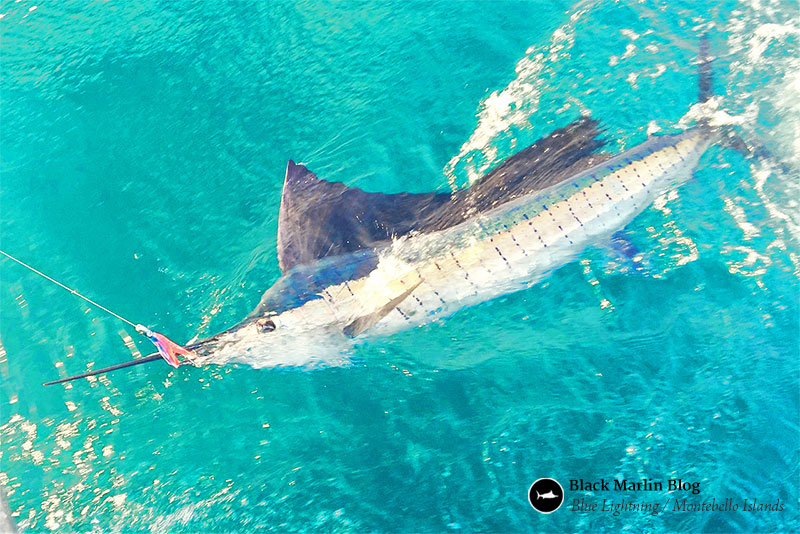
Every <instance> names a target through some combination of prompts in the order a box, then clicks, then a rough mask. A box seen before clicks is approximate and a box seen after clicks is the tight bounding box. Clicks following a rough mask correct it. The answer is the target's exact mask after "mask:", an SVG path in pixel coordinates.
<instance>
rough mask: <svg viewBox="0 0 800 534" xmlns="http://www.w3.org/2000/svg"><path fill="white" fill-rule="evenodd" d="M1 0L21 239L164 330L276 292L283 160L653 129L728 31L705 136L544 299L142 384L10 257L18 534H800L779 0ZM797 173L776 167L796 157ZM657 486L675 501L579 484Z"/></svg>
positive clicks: (68, 278) (791, 7)
mask: <svg viewBox="0 0 800 534" xmlns="http://www.w3.org/2000/svg"><path fill="white" fill-rule="evenodd" d="M136 4H137V5H136V7H134V6H131V5H127V4H126V3H108V4H100V3H91V4H90V3H84V2H67V1H64V2H52V3H51V2H41V3H36V2H32V1H28V0H22V1H19V2H11V1H6V2H4V3H3V4H2V9H0V13H2V18H0V28H2V32H3V33H2V44H1V46H2V64H1V65H0V69H2V82H0V84H1V85H0V90H1V93H0V97H1V98H2V109H1V110H0V111H1V113H2V115H0V120H1V121H2V122H0V128H1V130H0V134H1V135H2V144H1V145H0V149H1V150H0V173H2V174H1V175H0V176H1V179H2V181H1V182H0V236H1V239H2V248H3V249H4V250H6V251H8V252H10V253H12V254H16V255H18V256H19V257H21V258H22V259H24V260H26V261H28V262H30V263H31V264H33V265H35V266H37V267H39V268H40V269H42V270H43V271H45V272H47V273H49V274H52V275H53V276H55V277H56V278H59V279H61V280H63V281H64V282H65V283H68V284H70V285H72V286H73V287H76V288H79V289H81V290H82V291H84V292H85V293H87V294H89V295H90V296H92V297H94V298H96V299H97V300H99V301H100V302H102V303H103V304H104V305H106V306H108V307H109V308H111V309H113V310H115V311H117V312H118V313H121V314H122V315H124V316H126V317H129V318H131V319H133V320H135V321H138V322H142V323H146V324H149V325H151V326H153V327H157V328H158V329H159V330H160V331H162V332H165V333H167V334H168V335H170V336H171V337H173V338H175V339H176V340H179V341H184V340H187V339H189V338H191V337H193V336H194V335H196V334H198V333H199V334H207V333H212V332H214V331H217V330H220V329H222V328H224V327H225V326H227V325H230V324H233V323H234V322H237V321H238V320H240V319H241V318H242V317H243V316H244V315H245V314H246V313H248V312H249V311H250V310H251V309H252V308H253V307H254V306H255V305H256V304H257V303H258V300H259V298H260V295H261V293H262V292H263V291H264V290H265V289H266V288H268V287H269V286H270V285H271V284H272V283H273V282H274V281H275V279H276V278H277V277H278V275H279V272H278V268H277V260H276V252H275V247H276V239H275V233H276V226H277V213H278V205H279V197H280V190H281V185H282V179H283V171H284V167H285V164H286V161H287V159H289V158H293V159H295V160H296V161H302V162H305V163H307V164H308V165H309V167H310V168H311V169H312V170H314V171H315V172H317V173H318V175H319V176H320V177H322V178H326V179H330V180H337V181H343V182H345V183H347V184H348V185H357V186H359V187H362V188H364V189H366V190H368V191H384V192H399V191H413V192H420V191H428V190H432V189H443V190H446V189H447V188H448V187H453V186H461V185H465V184H466V183H468V182H469V181H470V179H471V177H472V178H474V177H475V176H476V175H480V173H481V172H482V169H483V168H485V167H486V166H491V165H492V164H496V163H497V162H498V161H500V160H502V159H503V158H504V157H506V156H508V155H510V154H511V153H513V152H514V150H515V149H519V148H521V147H523V146H526V144H528V143H530V142H533V141H534V140H535V139H537V138H538V137H539V136H541V135H543V134H546V133H548V132H549V131H551V130H552V129H554V128H556V127H560V126H563V125H565V124H566V123H567V122H569V121H570V120H572V119H573V118H575V117H576V116H577V114H578V113H579V112H581V111H583V112H590V113H591V114H592V115H593V116H594V117H595V118H597V119H598V120H600V121H601V122H602V123H603V125H604V126H605V128H606V137H607V138H608V139H609V140H610V141H611V142H610V147H611V149H612V150H620V149H623V148H625V147H629V146H633V145H634V144H636V143H638V142H641V141H643V140H644V139H645V138H646V136H647V133H648V131H650V132H653V131H657V130H661V131H665V132H669V131H673V130H674V129H675V125H676V124H677V123H678V122H679V121H680V120H681V118H682V117H683V116H684V115H685V114H686V112H687V111H688V110H689V108H690V106H692V104H693V103H694V102H695V99H696V97H697V90H696V77H695V66H694V65H693V64H692V62H693V60H694V58H695V57H696V55H697V46H698V39H699V36H700V35H701V34H702V33H703V32H704V31H706V30H708V31H709V32H710V36H711V40H712V47H713V49H714V52H715V54H716V55H717V56H718V58H717V60H716V61H715V64H714V69H715V75H716V91H717V93H719V94H720V95H721V97H722V98H721V102H720V109H722V110H724V111H725V112H727V113H728V114H729V115H731V116H732V117H734V118H736V119H738V120H739V121H740V122H741V123H742V124H741V127H740V131H742V132H743V135H744V136H745V138H746V139H748V140H751V141H752V140H760V142H761V143H763V144H764V145H765V146H766V147H767V148H768V149H769V151H770V152H771V153H772V155H771V156H769V157H767V158H766V159H765V160H763V161H761V162H751V161H748V160H745V159H744V158H742V156H740V155H738V154H737V153H736V152H734V151H732V150H729V149H724V148H719V147H716V148H712V149H711V150H710V151H709V152H708V153H707V154H706V156H704V158H703V159H702V161H701V163H700V166H699V168H698V170H697V172H696V173H695V177H694V179H692V180H691V181H690V182H689V183H687V184H686V185H685V186H683V187H681V188H680V189H679V190H678V191H676V192H673V193H671V194H669V195H665V196H664V197H663V198H662V199H660V201H659V202H657V203H656V205H655V206H654V207H653V208H651V209H648V210H647V211H645V212H644V213H643V214H642V215H641V216H640V217H638V218H637V219H636V220H635V221H634V222H633V223H632V225H631V226H630V228H629V229H628V231H629V235H630V236H631V239H632V240H633V242H634V243H635V244H636V245H637V246H638V247H639V248H640V249H641V250H642V251H643V253H644V254H645V255H646V258H647V260H648V262H649V267H648V269H647V270H646V272H644V273H641V272H633V271H632V270H631V269H630V268H629V266H627V265H626V264H625V263H623V262H619V261H617V260H616V259H615V258H614V257H613V256H612V255H610V254H609V253H608V252H607V251H606V250H605V249H604V248H602V247H598V248H596V249H592V250H588V251H587V252H586V253H585V254H583V256H582V258H581V260H580V261H578V262H575V263H573V264H570V265H567V266H565V267H563V268H562V269H560V270H559V271H557V272H556V273H555V274H554V275H553V276H552V277H551V278H549V279H548V280H547V281H546V282H545V283H542V284H539V285H537V286H535V287H533V288H531V289H529V290H526V291H523V292H520V293H516V294H513V295H510V296H507V297H504V298H501V299H497V300H495V301H492V302H487V303H484V304H482V305H479V306H476V307H473V308H470V309H466V310H462V311H461V312H459V313H458V314H457V315H455V316H454V317H451V318H449V319H447V320H445V321H440V322H437V323H434V324H430V325H427V326H425V327H422V328H418V329H414V330H412V331H407V332H403V333H400V334H398V335H395V336H392V337H390V338H385V339H381V340H377V341H372V342H370V343H369V344H366V345H364V346H361V347H359V348H358V350H357V351H356V353H355V354H354V355H353V356H352V363H351V364H350V365H348V366H344V367H337V368H327V369H320V370H315V371H304V370H296V369H259V370H254V369H251V368H248V367H247V366H242V365H239V366H226V367H207V368H201V369H193V368H180V369H178V370H174V371H173V370H171V369H169V368H168V367H167V366H166V365H163V364H150V365H147V366H140V367H135V368H132V369H129V370H126V371H121V372H117V373H114V374H110V375H107V376H104V377H101V378H99V379H98V380H95V381H92V382H87V381H80V382H76V383H74V385H67V386H55V387H49V388H43V387H42V386H41V383H42V382H43V381H47V380H51V379H54V378H58V377H60V376H66V375H67V374H74V373H78V372H81V371H83V370H85V369H86V368H87V366H88V365H89V364H90V363H93V365H94V367H101V366H105V365H111V364H114V363H118V362H120V361H123V360H126V359H129V358H131V357H132V353H133V355H138V352H139V351H149V350H150V348H151V347H149V346H147V342H145V344H141V343H140V342H139V340H138V338H137V339H135V340H130V339H129V337H130V336H134V335H135V333H134V332H133V331H132V329H131V328H129V327H127V326H126V325H125V324H123V323H121V322H119V321H117V320H115V319H113V318H111V317H109V316H106V315H105V314H102V313H100V312H98V311H96V310H92V309H89V308H88V307H87V306H86V305H85V304H84V303H83V302H82V301H80V300H78V299H76V298H75V297H73V296H71V295H69V294H68V293H67V292H65V291H63V290H62V289H59V288H57V287H55V286H52V285H50V284H48V283H46V282H44V281H43V280H41V279H39V278H37V277H35V276H34V275H32V274H30V273H28V272H26V271H24V270H23V269H21V268H19V267H18V266H16V265H15V264H13V263H11V262H10V261H8V260H2V261H0V268H2V276H1V278H2V279H1V280H0V311H1V312H2V315H1V316H0V342H1V343H2V344H1V345H0V376H2V386H1V387H0V439H1V440H2V456H1V457H0V485H1V486H2V488H3V490H4V492H5V494H6V499H7V501H8V505H9V508H10V510H11V512H12V514H13V517H14V521H15V522H16V524H17V526H18V528H20V529H21V530H25V531H47V530H58V531H80V532H83V531H90V530H97V531H126V532H127V531H148V530H149V531H154V532H165V531H169V532H196V531H208V532H223V531H224V532H229V531H238V532H247V531H253V530H267V529H271V530H276V531H297V530H304V531H306V530H322V531H379V532H380V531H386V532H411V531H414V532H438V531H451V530H464V531H468V532H472V531H481V532H507V531H514V532H526V531H541V530H545V531H575V530H581V531H598V530H607V531H612V532H614V531H619V530H620V529H623V528H628V529H629V530H630V531H632V532H638V531H654V530H669V531H675V530H689V531H701V530H702V531H709V532H729V531H744V532H751V531H764V532H766V531H770V532H772V531H792V530H796V529H797V528H798V527H799V526H800V525H798V523H799V522H800V521H799V518H798V475H799V474H798V465H799V460H800V458H798V456H799V455H798V443H800V430H799V428H800V427H799V426H798V420H799V418H800V417H799V415H800V414H799V412H798V399H799V398H800V386H799V384H800V370H799V369H798V368H799V367H800V366H798V362H800V354H799V349H798V342H799V341H800V320H799V314H800V310H799V309H798V302H799V301H800V298H799V297H800V295H799V294H798V278H800V259H799V258H800V256H799V254H800V250H799V247H798V236H800V217H799V216H798V208H797V199H798V198H799V197H800V195H799V194H798V189H799V188H798V174H797V171H796V169H797V168H798V165H800V155H799V154H800V148H799V147H798V145H797V141H796V139H797V138H798V137H800V132H798V129H799V128H800V107H798V105H797V102H799V101H800V94H798V93H800V78H798V74H797V73H798V71H800V60H798V48H797V47H798V38H799V37H800V21H798V14H797V5H796V3H795V2H792V1H786V2H779V1H761V2H756V1H744V2H713V3H710V4H709V5H704V6H702V7H701V6H698V5H695V4H696V3H690V2H666V1H655V2H654V1H650V0H646V1H644V2H633V1H630V2H622V1H621V2H615V3H612V2H578V3H568V2H563V3H562V2H544V1H536V2H534V1H529V2H499V3H497V2H492V3H490V2H485V1H479V2H469V1H445V2H389V3H373V2H348V3H346V4H339V3H335V2H321V3H319V2H305V3H304V2H298V3H294V4H290V3H284V2H278V3H245V2H200V3H196V2H169V3H166V2H155V1H151V2H146V1H143V2H137V3H136ZM779 162H782V163H783V164H784V166H785V167H786V168H785V169H783V170H781V169H780V166H779ZM541 477H554V478H556V479H559V480H560V481H561V482H562V484H566V483H567V481H568V480H569V479H577V478H583V479H587V480H590V479H597V478H601V477H604V478H606V479H612V478H628V479H641V478H642V477H647V478H652V479H655V480H667V479H669V478H671V477H675V478H682V479H684V480H691V481H699V482H701V485H702V492H701V494H700V496H698V497H697V498H692V497H691V496H689V497H690V499H689V500H690V501H702V500H710V499H711V498H712V497H713V498H716V500H717V501H718V502H721V501H724V499H726V498H732V499H735V500H737V502H741V501H742V500H743V499H745V498H747V499H751V500H752V499H753V498H757V499H759V501H764V502H771V503H774V502H775V501H776V500H777V499H780V500H781V502H782V503H784V507H785V509H784V511H783V512H743V511H739V512H725V513H705V514H704V513H689V512H669V513H662V514H659V515H655V516H652V515H644V514H641V513H636V512H623V513H621V514H619V515H616V516H615V515H613V514H611V513H590V512H573V511H570V510H569V503H565V505H564V506H563V507H562V509H560V510H558V511H557V512H555V513H553V514H552V515H549V516H544V515H540V514H538V513H537V512H535V511H534V510H533V509H532V508H531V507H530V505H529V504H528V502H527V490H528V487H529V486H530V484H531V483H532V482H533V481H534V480H536V479H538V478H541ZM568 493H569V495H568V497H569V498H574V497H585V498H586V499H587V500H602V499H603V498H607V499H615V500H617V501H619V500H620V499H621V498H626V499H632V500H639V501H646V502H651V501H657V502H663V501H665V500H666V499H667V498H668V497H674V496H675V494H670V495H668V494H667V493H666V491H665V492H656V493H653V494H647V495H644V496H643V495H642V494H641V493H633V492H621V493H619V492H613V491H611V492H606V491H598V492H595V493H594V494H592V495H586V494H585V493H583V492H568Z"/></svg>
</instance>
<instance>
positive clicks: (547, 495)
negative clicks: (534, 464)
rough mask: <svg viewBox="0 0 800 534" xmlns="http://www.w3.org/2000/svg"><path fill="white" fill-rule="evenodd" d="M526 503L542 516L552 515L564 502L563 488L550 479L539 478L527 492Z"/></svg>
mask: <svg viewBox="0 0 800 534" xmlns="http://www.w3.org/2000/svg"><path fill="white" fill-rule="evenodd" d="M528 502H530V503H531V506H533V509H534V510H536V511H537V512H541V513H543V514H552V513H553V512H555V511H556V510H558V508H559V507H560V506H561V503H562V502H564V488H562V487H561V484H559V483H558V481H556V480H554V479H552V478H540V479H539V480H537V481H536V482H534V483H533V484H531V487H530V489H529V490H528Z"/></svg>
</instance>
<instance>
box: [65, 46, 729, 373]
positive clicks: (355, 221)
mask: <svg viewBox="0 0 800 534" xmlns="http://www.w3.org/2000/svg"><path fill="white" fill-rule="evenodd" d="M707 50H708V45H707V41H705V40H704V41H703V42H702V44H701V59H700V62H699V84H700V91H699V95H700V101H701V102H705V101H706V100H708V99H709V97H710V95H711V74H710V68H709V61H708V59H706V58H707ZM600 134H601V130H600V127H599V124H598V122H597V121H596V120H594V119H592V118H590V117H587V116H583V117H579V118H577V119H576V120H574V121H573V122H571V123H570V124H568V125H567V126H565V127H563V128H559V129H557V130H555V131H553V132H552V133H551V134H549V135H547V136H545V137H544V138H542V139H540V140H539V141H537V142H536V143H534V144H533V145H531V146H529V147H527V148H525V149H524V150H522V151H521V152H519V153H517V154H515V155H513V156H511V157H510V158H508V159H507V160H505V161H503V162H502V163H501V164H500V165H499V166H497V167H496V168H494V169H493V170H491V171H490V172H489V173H488V174H486V175H485V176H484V177H483V178H482V179H480V180H479V181H477V182H476V183H474V184H473V185H472V186H470V187H469V188H466V189H461V190H457V191H455V192H430V193H422V194H412V193H400V194H382V193H370V192H365V191H363V190H361V189H358V188H355V187H348V186H346V185H344V184H342V183H337V182H328V181H325V180H321V179H319V178H318V177H317V176H316V175H315V174H314V173H313V172H312V171H311V170H309V169H308V168H307V167H305V166H304V165H299V164H296V163H295V162H293V161H289V162H288V164H287V167H286V174H285V177H284V184H283V192H282V195H281V204H280V210H279V218H278V236H277V249H278V250H277V258H278V265H279V267H280V269H281V272H282V276H281V277H280V278H279V279H278V280H277V281H276V282H275V284H274V285H273V286H272V287H271V288H270V289H268V290H267V291H266V292H265V293H264V295H263V296H262V298H261V301H260V302H259V304H258V306H257V307H256V308H255V309H254V310H253V312H252V313H250V314H249V315H248V316H247V318H246V319H245V320H243V321H242V322H240V323H239V324H236V325H235V326H233V327H231V328H228V329H227V330H225V331H223V332H220V333H218V334H216V335H213V336H211V337H208V338H205V339H201V340H199V341H196V342H194V343H191V344H189V345H187V346H186V350H187V353H183V354H184V355H185V356H186V357H187V359H186V360H185V361H186V363H193V364H195V365H205V364H211V363H213V364H224V363H227V362H243V363H246V364H249V365H251V366H254V367H263V366H268V365H300V366H309V365H311V366H313V365H315V364H318V363H322V364H326V363H331V362H335V361H336V360H337V358H339V359H345V358H344V357H343V356H342V355H343V354H345V353H346V351H347V350H348V349H349V348H350V347H352V346H353V345H354V344H355V343H358V342H360V341H361V340H364V339H368V338H371V337H377V336H386V335H390V334H392V333H394V332H397V331H400V330H403V329H408V328H411V327H414V326H418V325H422V324H425V323H428V322H431V321H433V320H436V319H439V318H443V317H447V316H449V315H452V314H453V313H455V312H456V311H458V310H460V309H462V308H464V307H467V306H471V305H474V304H477V303H479V302H483V301H486V300H489V299H493V298H496V297H498V296H501V295H505V294H508V293H511V292H515V291H519V290H522V289H525V288H528V287H530V286H532V285H534V284H536V283H537V282H539V281H541V280H542V279H544V278H545V277H547V276H548V275H549V274H550V273H552V272H553V271H555V270H556V269H558V268H559V267H561V266H563V265H565V264H567V263H569V262H572V261H573V260H575V259H576V258H577V257H578V256H579V255H580V254H581V253H582V252H583V251H584V250H585V249H586V248H587V247H589V246H591V245H593V244H597V243H599V242H601V241H603V240H607V239H609V238H610V237H611V236H612V235H613V234H615V232H618V231H619V230H621V229H623V228H624V227H625V226H626V225H628V224H629V223H630V222H631V221H632V220H633V219H634V218H635V217H636V216H637V215H638V214H639V213H641V212H642V211H643V210H644V209H645V208H647V207H648V206H650V204H651V203H652V202H653V201H654V200H655V199H656V198H657V197H658V196H659V195H661V194H662V193H663V192H665V191H667V190H669V189H671V188H675V187H678V186H680V185H681V184H682V183H683V182H685V181H686V180H687V179H688V178H689V177H690V176H691V173H692V170H693V169H694V168H695V167H696V165H697V164H698V161H699V159H700V157H701V156H702V155H703V153H704V152H705V151H706V150H707V149H708V148H709V147H710V146H711V145H712V144H714V143H715V142H717V141H719V140H720V139H721V137H722V136H721V134H720V130H719V129H718V128H715V127H712V126H711V125H710V124H709V122H708V121H707V120H701V121H699V123H698V124H697V125H696V126H694V127H691V128H689V129H687V130H685V131H683V132H681V133H678V134H675V135H661V136H653V137H650V138H649V139H647V140H646V141H644V142H643V143H641V144H639V145H637V146H635V147H633V148H630V149H628V150H625V151H624V152H622V153H620V154H617V155H613V156H612V155H610V154H608V153H604V152H602V151H601V148H602V147H603V146H604V144H605V141H604V140H603V139H602V138H601V137H600ZM153 359H158V355H151V356H148V357H147V358H143V359H140V360H134V361H132V362H128V363H127V364H120V365H117V366H114V367H113V368H119V367H121V366H126V365H131V364H137V363H140V362H144V361H151V360H153ZM109 369H112V368H109ZM104 371H105V370H102V369H101V370H99V371H92V372H90V373H85V374H84V375H79V377H80V376H86V375H90V374H97V373H100V372H104ZM63 380H68V379H62V381H63Z"/></svg>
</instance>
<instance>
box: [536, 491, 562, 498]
mask: <svg viewBox="0 0 800 534" xmlns="http://www.w3.org/2000/svg"><path fill="white" fill-rule="evenodd" d="M557 498H558V495H556V494H555V493H553V491H552V490H550V491H548V492H547V493H539V492H538V491H537V492H536V499H537V500H539V499H557Z"/></svg>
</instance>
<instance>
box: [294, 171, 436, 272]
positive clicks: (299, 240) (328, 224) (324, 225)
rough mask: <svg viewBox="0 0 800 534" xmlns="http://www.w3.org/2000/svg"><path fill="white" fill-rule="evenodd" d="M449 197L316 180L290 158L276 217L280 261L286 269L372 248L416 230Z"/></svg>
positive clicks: (315, 177)
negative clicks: (371, 190)
mask: <svg viewBox="0 0 800 534" xmlns="http://www.w3.org/2000/svg"><path fill="white" fill-rule="evenodd" d="M449 199H450V194H449V193H424V194H412V193H399V194H394V195H385V194H382V193H367V192H366V191H362V190H361V189H358V188H356V187H347V186H346V185H344V184H342V183H339V182H326V181H324V180H320V179H319V178H317V176H316V175H315V174H314V173H313V172H311V171H310V170H308V169H307V168H306V167H305V166H303V165H297V164H295V162H293V161H289V163H288V165H287V166H286V179H285V180H284V183H283V194H282V196H281V208H280V213H279V215H278V265H279V266H280V268H281V271H282V272H284V273H285V272H286V271H288V270H289V269H291V268H292V267H294V266H295V265H300V264H304V263H309V262H311V261H313V260H318V259H320V258H324V257H327V256H336V255H339V254H344V253H347V252H353V251H355V250H359V249H362V248H373V247H375V246H377V245H379V244H381V243H382V242H385V241H388V240H389V239H391V238H392V237H395V236H402V235H405V234H407V233H408V232H410V231H411V230H414V229H416V228H417V227H418V226H419V224H420V222H421V221H425V220H427V219H429V217H430V216H431V214H433V213H434V212H436V211H437V209H438V208H439V207H441V206H442V205H443V204H444V203H446V202H447V201H448V200H449Z"/></svg>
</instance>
